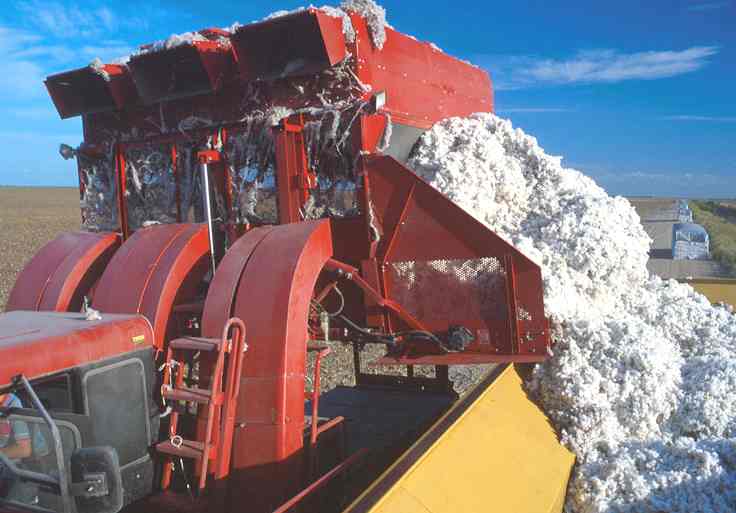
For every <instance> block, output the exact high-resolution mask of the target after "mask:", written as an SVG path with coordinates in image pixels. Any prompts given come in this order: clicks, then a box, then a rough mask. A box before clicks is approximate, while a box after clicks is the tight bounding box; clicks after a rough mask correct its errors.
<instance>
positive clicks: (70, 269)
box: [6, 232, 120, 312]
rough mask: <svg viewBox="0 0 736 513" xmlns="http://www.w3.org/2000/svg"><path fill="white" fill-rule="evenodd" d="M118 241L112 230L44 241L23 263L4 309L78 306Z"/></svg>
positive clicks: (76, 234)
mask: <svg viewBox="0 0 736 513" xmlns="http://www.w3.org/2000/svg"><path fill="white" fill-rule="evenodd" d="M119 244H120V238H119V236H118V235H117V234H114V233H88V232H70V233H64V234H62V235H60V236H58V237H57V238H56V239H54V240H52V241H51V242H49V243H48V244H46V245H45V246H44V247H43V248H41V250H39V252H38V253H36V254H35V255H34V256H33V258H32V259H31V260H30V261H29V262H28V264H26V266H25V268H24V269H23V270H22V271H21V272H20V274H19V275H18V278H17V280H16V282H15V285H14V286H13V290H12V291H11V292H10V296H9V298H8V303H7V306H6V311H8V312H10V311H13V310H46V311H59V312H65V311H67V310H70V309H72V310H79V308H80V306H81V303H82V297H83V296H84V295H87V294H89V293H90V290H91V288H92V286H93V285H94V284H95V283H96V282H97V280H98V279H99V277H100V276H101V275H102V273H103V271H104V269H105V267H106V265H107V263H108V262H109V261H110V258H111V257H112V255H113V253H114V252H115V250H116V249H117V248H118V246H119Z"/></svg>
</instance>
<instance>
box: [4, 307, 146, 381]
mask: <svg viewBox="0 0 736 513" xmlns="http://www.w3.org/2000/svg"><path fill="white" fill-rule="evenodd" d="M152 344H153V331H152V329H151V324H150V323H149V322H148V321H147V320H146V319H145V318H144V317H142V316H132V315H110V314H104V315H103V316H102V319H101V320H97V321H87V320H85V316H84V315H83V314H80V313H60V312H26V311H17V312H8V313H5V314H1V315H0V386H6V385H8V384H9V383H10V382H11V381H12V379H13V377H14V376H17V375H18V374H24V375H25V376H26V377H27V378H28V379H34V378H38V377H41V376H45V375H48V374H53V373H55V372H58V371H61V370H64V369H69V368H73V367H76V366H79V365H83V364H85V363H89V362H94V361H98V360H102V359H105V358H109V357H113V356H116V355H118V354H121V353H125V352H127V351H133V350H137V349H140V348H142V347H146V346H149V347H150V346H151V345H152Z"/></svg>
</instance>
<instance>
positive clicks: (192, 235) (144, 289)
mask: <svg viewBox="0 0 736 513" xmlns="http://www.w3.org/2000/svg"><path fill="white" fill-rule="evenodd" d="M208 254H209V241H208V236H207V227H206V225H203V224H170V225H155V226H150V227H148V228H143V229H140V230H138V231H136V232H135V233H134V234H133V236H132V237H131V238H130V239H128V240H127V241H126V242H125V243H124V244H123V245H122V246H121V247H120V249H119V250H118V252H117V253H116V254H115V256H114V257H113V259H112V260H111V261H110V264H109V265H108V266H107V270H106V271H105V273H104V274H103V275H102V278H101V279H100V282H99V285H98V286H97V289H96V291H95V298H94V302H93V306H94V308H95V309H97V310H100V311H101V312H109V313H141V314H143V315H145V316H146V317H148V319H149V320H150V321H151V323H152V324H153V325H154V327H155V334H156V346H157V347H159V348H162V347H163V345H164V342H165V339H166V336H167V333H166V328H167V326H168V324H169V319H170V316H171V310H172V308H173V306H174V302H175V301H179V302H187V301H188V300H190V299H192V298H191V297H186V296H191V295H192V294H193V293H194V290H193V289H194V287H196V285H198V284H199V281H200V280H201V279H202V277H203V275H204V274H205V273H206V261H207V258H206V257H207V255H208Z"/></svg>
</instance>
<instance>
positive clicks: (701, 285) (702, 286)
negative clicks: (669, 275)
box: [681, 278, 736, 307]
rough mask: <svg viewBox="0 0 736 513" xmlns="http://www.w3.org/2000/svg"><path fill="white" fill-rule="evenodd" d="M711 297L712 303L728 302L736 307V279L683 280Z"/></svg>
mask: <svg viewBox="0 0 736 513" xmlns="http://www.w3.org/2000/svg"><path fill="white" fill-rule="evenodd" d="M681 281H682V283H687V284H688V285H691V286H692V287H693V288H694V289H695V290H697V291H698V292H700V293H701V294H703V295H704V296H705V297H707V298H708V299H710V301H711V303H727V304H729V305H731V306H733V307H736V279H729V278H691V279H686V280H681Z"/></svg>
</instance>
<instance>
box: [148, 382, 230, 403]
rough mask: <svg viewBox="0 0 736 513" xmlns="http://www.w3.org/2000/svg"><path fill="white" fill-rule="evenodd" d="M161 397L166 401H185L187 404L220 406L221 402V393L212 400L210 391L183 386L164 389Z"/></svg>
mask: <svg viewBox="0 0 736 513" xmlns="http://www.w3.org/2000/svg"><path fill="white" fill-rule="evenodd" d="M163 395H164V397H165V398H166V399H171V400H172V401H186V402H188V403H200V404H209V403H210V401H214V403H215V405H220V404H222V400H223V394H221V393H220V394H215V396H214V399H213V397H212V391H211V390H205V389H202V388H190V387H184V386H182V387H178V388H169V387H166V388H164V389H163Z"/></svg>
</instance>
